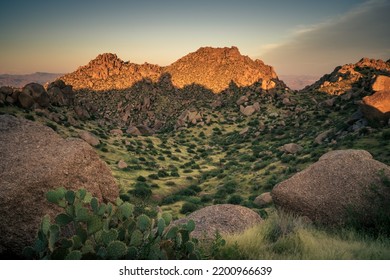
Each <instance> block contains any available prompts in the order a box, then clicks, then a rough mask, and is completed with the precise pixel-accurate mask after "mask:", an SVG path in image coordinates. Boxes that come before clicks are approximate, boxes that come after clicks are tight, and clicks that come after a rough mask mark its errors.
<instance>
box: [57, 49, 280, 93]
mask: <svg viewBox="0 0 390 280" xmlns="http://www.w3.org/2000/svg"><path fill="white" fill-rule="evenodd" d="M165 73H167V74H169V75H170V76H171V77H172V83H173V85H174V86H176V87H178V88H183V87H185V86H187V85H191V84H198V85H201V86H204V87H206V88H208V89H211V90H212V91H213V92H214V93H219V92H221V91H222V90H224V89H227V88H228V87H229V85H230V83H231V82H233V83H235V84H236V85H238V86H249V85H252V84H254V83H256V82H259V81H260V82H261V89H263V90H269V89H273V88H276V87H281V88H283V87H286V85H285V84H284V83H283V82H282V81H280V80H279V79H278V76H277V75H276V73H275V71H274V69H273V67H272V66H268V65H265V64H264V62H262V61H261V60H258V59H256V60H252V59H251V58H249V57H248V56H243V55H241V53H240V52H239V50H238V48H237V47H234V46H233V47H231V48H227V47H225V48H213V47H201V48H199V49H198V50H197V51H195V52H192V53H189V54H188V55H186V56H183V57H182V58H180V59H178V60H177V61H175V62H174V63H172V64H170V65H168V66H165V67H161V66H159V65H156V64H150V63H144V64H135V63H131V62H130V61H127V62H125V61H123V60H121V59H120V58H118V57H117V55H116V54H112V53H104V54H99V55H98V56H97V57H96V58H95V59H93V60H91V61H90V62H89V63H88V64H87V65H84V66H80V67H79V68H78V69H77V70H76V71H74V72H72V73H69V74H66V75H64V76H62V77H61V78H60V79H62V80H64V82H65V83H67V84H70V85H72V86H73V87H74V88H75V89H90V90H109V89H126V88H129V87H131V86H132V85H134V84H135V83H136V82H139V81H141V80H142V79H149V80H150V81H151V82H157V81H158V79H159V77H161V76H162V75H163V74H165Z"/></svg>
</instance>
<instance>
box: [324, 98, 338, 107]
mask: <svg viewBox="0 0 390 280" xmlns="http://www.w3.org/2000/svg"><path fill="white" fill-rule="evenodd" d="M335 101H336V98H331V99H327V100H325V101H323V102H322V104H323V106H326V107H333V105H334V103H335Z"/></svg>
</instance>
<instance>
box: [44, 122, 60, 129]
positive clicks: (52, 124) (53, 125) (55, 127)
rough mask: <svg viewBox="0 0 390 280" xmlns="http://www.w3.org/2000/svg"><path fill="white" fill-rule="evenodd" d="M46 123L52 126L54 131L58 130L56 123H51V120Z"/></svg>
mask: <svg viewBox="0 0 390 280" xmlns="http://www.w3.org/2000/svg"><path fill="white" fill-rule="evenodd" d="M46 125H47V126H48V127H50V128H51V129H53V130H54V131H57V129H58V128H57V126H56V125H55V124H54V123H51V122H47V123H46Z"/></svg>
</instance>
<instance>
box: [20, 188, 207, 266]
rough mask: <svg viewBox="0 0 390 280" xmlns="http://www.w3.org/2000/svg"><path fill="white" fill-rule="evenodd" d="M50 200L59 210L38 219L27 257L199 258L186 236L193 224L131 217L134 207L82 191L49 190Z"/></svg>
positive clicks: (193, 242)
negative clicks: (108, 200) (34, 236)
mask: <svg viewBox="0 0 390 280" xmlns="http://www.w3.org/2000/svg"><path fill="white" fill-rule="evenodd" d="M46 198H47V200H48V201H49V202H51V203H54V204H56V205H57V206H59V207H61V208H62V209H63V211H62V213H60V214H58V215H57V216H56V217H55V219H54V222H53V221H51V219H50V216H49V215H45V216H44V217H43V219H42V222H41V225H40V227H39V230H38V234H37V238H36V240H35V242H34V245H33V246H29V247H26V248H25V249H24V254H25V256H26V257H27V258H28V259H61V260H78V259H175V260H176V259H199V258H200V253H199V251H198V249H197V247H198V242H197V240H196V239H193V238H191V237H190V233H191V232H192V231H193V230H194V228H195V223H194V222H193V221H192V220H190V221H188V222H187V224H184V225H181V226H180V227H178V226H170V227H168V226H169V225H170V222H171V220H172V216H171V215H170V214H168V213H162V214H161V215H159V216H158V217H157V219H154V218H150V217H149V216H147V215H145V214H140V215H135V212H134V206H133V205H132V204H130V203H129V202H123V201H122V200H121V199H119V198H118V199H117V200H116V202H115V204H112V203H110V202H109V203H107V204H105V203H99V202H98V199H97V198H95V197H92V195H91V194H90V193H88V192H86V191H85V190H79V191H77V192H73V191H66V190H65V189H64V188H60V189H56V190H53V191H49V192H48V193H47V194H46Z"/></svg>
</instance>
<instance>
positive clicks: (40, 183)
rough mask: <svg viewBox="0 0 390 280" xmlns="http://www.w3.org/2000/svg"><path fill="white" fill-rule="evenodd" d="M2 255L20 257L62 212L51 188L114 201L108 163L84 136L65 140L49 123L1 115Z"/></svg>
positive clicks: (0, 214)
mask: <svg viewBox="0 0 390 280" xmlns="http://www.w3.org/2000/svg"><path fill="white" fill-rule="evenodd" d="M0 143H1V144H0V158H1V160H0V224H1V227H0V255H4V254H7V255H11V256H15V257H18V256H20V255H21V253H22V250H23V248H24V247H25V246H27V245H31V242H32V241H33V240H34V238H35V235H36V232H37V229H38V226H39V224H40V222H41V218H42V217H43V216H44V215H45V214H50V215H51V216H52V217H54V215H55V214H56V213H58V210H59V209H57V208H56V207H53V205H52V204H49V203H48V202H46V198H45V194H46V193H47V191H49V190H51V189H55V188H58V187H64V188H66V189H72V190H76V189H80V188H84V189H86V190H88V191H89V192H91V193H92V194H93V195H94V196H96V197H97V198H98V199H100V200H101V201H106V202H107V201H113V200H114V199H116V198H117V197H118V195H119V192H118V187H117V185H116V183H115V181H114V178H113V176H112V175H111V172H110V170H109V168H108V167H107V165H106V164H105V163H104V162H103V161H101V160H100V159H99V156H98V155H97V154H96V153H95V151H94V150H93V149H92V148H91V147H90V146H89V145H88V144H87V143H85V142H84V141H83V140H81V139H66V140H64V139H62V138H61V137H60V136H59V135H58V134H56V133H55V132H54V131H53V130H52V129H50V128H49V127H46V126H43V125H40V124H37V123H34V122H31V121H28V120H25V119H18V118H15V117H13V116H10V115H1V116H0Z"/></svg>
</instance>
